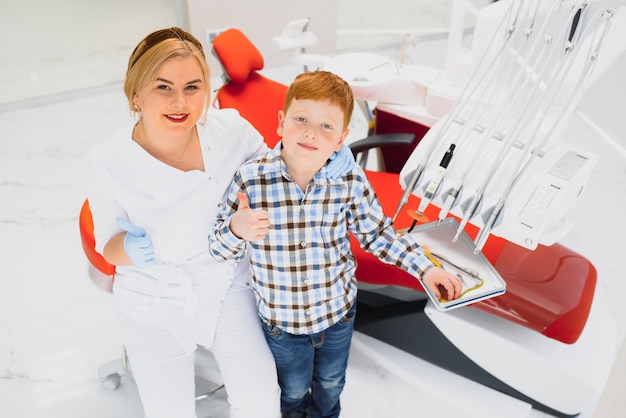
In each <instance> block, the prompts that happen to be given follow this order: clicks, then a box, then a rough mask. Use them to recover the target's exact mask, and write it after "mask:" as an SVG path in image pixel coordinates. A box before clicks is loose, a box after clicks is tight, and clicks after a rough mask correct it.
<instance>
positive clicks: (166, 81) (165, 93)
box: [133, 57, 206, 136]
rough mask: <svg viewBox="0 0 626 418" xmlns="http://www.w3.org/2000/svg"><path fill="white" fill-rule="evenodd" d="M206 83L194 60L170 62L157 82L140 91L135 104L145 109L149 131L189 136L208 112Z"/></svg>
mask: <svg viewBox="0 0 626 418" xmlns="http://www.w3.org/2000/svg"><path fill="white" fill-rule="evenodd" d="M204 83H205V80H204V76H203V74H202V68H201V67H200V64H199V63H198V61H197V60H196V58H194V57H186V58H173V59H171V60H169V61H166V62H165V63H164V64H163V65H162V66H161V68H160V70H159V72H158V73H157V75H156V79H155V80H154V81H153V82H152V83H150V84H148V85H147V86H146V87H144V88H143V89H141V90H140V91H139V92H137V95H136V96H135V98H134V100H133V101H134V103H135V104H137V105H139V106H140V108H141V120H142V123H143V124H144V125H145V127H146V128H147V129H151V130H152V129H157V130H159V131H161V133H163V134H167V135H175V136H179V135H184V134H187V133H188V132H189V131H190V130H191V129H192V128H193V127H194V126H195V125H196V123H197V122H198V120H200V117H201V116H202V113H203V111H204V101H205V91H206V88H205V84H204Z"/></svg>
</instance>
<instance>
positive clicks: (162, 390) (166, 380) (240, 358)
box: [120, 284, 280, 418]
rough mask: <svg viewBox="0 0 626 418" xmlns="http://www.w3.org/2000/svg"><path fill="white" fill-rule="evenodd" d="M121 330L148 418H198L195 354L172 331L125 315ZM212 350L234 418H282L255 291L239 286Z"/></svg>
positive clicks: (225, 307) (223, 313) (227, 302)
mask: <svg viewBox="0 0 626 418" xmlns="http://www.w3.org/2000/svg"><path fill="white" fill-rule="evenodd" d="M120 326H121V329H122V334H123V338H124V343H125V345H126V350H127V352H128V357H129V360H130V364H131V368H132V371H133V376H134V378H135V381H136V383H137V388H138V390H139V394H140V397H141V401H142V404H143V406H144V411H145V417H146V418H196V407H195V372H194V355H193V353H192V354H191V355H188V354H186V353H185V351H184V350H183V348H182V347H181V346H180V344H179V343H178V342H177V340H176V338H175V337H174V336H173V335H172V334H171V332H169V331H168V330H164V329H159V328H154V327H152V326H150V325H146V324H144V323H141V322H138V321H136V320H134V319H132V318H131V317H130V316H128V315H120ZM207 348H208V349H210V350H211V352H212V353H213V355H214V356H215V359H216V361H217V363H218V366H219V368H220V372H221V375H222V378H223V379H224V384H225V386H226V392H227V394H228V401H229V403H230V405H231V412H230V417H231V418H275V417H279V416H280V389H279V387H278V382H277V377H276V368H275V365H274V359H273V357H272V354H271V352H270V351H269V349H268V347H267V343H266V342H265V338H264V336H263V333H262V330H261V326H260V322H259V319H258V315H257V313H256V307H255V302H254V295H253V293H252V290H251V288H250V287H247V286H245V285H243V284H241V285H238V284H234V285H233V286H232V287H231V289H230V290H229V291H228V294H227V296H226V298H225V300H224V305H223V307H222V310H221V313H220V316H219V320H218V323H217V328H216V332H215V339H214V342H213V346H212V347H207Z"/></svg>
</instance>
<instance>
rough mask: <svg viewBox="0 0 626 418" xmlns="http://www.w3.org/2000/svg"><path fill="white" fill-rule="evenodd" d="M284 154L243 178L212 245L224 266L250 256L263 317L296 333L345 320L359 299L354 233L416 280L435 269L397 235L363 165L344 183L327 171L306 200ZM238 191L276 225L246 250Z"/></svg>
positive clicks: (253, 166) (247, 169) (257, 163)
mask: <svg viewBox="0 0 626 418" xmlns="http://www.w3.org/2000/svg"><path fill="white" fill-rule="evenodd" d="M280 149H281V144H280V143H279V144H278V146H277V147H276V148H275V149H274V150H271V151H269V152H268V153H266V154H265V155H263V156H261V157H259V158H257V159H256V160H253V161H250V162H248V163H246V164H245V165H243V166H242V167H241V168H240V169H239V170H238V171H237V173H236V174H235V178H234V180H233V183H232V184H231V187H230V190H229V192H228V197H227V205H226V208H225V210H224V211H223V212H222V214H221V215H220V218H219V219H218V221H217V224H216V227H215V229H214V231H213V234H212V236H211V238H210V247H211V252H212V254H213V255H214V256H215V257H216V258H217V259H218V260H239V259H242V258H243V257H244V255H245V254H246V252H247V251H249V252H250V257H251V263H252V274H253V278H254V287H255V291H256V297H257V304H258V309H259V314H260V315H261V317H262V318H264V319H265V320H266V321H270V322H272V323H274V324H275V325H276V326H278V327H279V328H281V329H282V330H284V331H286V332H288V333H291V334H313V333H317V332H321V331H323V330H325V329H326V328H328V327H330V326H332V325H333V324H335V323H337V322H338V321H339V320H340V319H341V318H343V316H344V315H345V314H346V313H347V311H348V310H349V309H350V307H351V306H352V305H353V304H354V303H355V299H356V293H357V285H356V278H355V270H356V261H355V259H354V256H353V254H352V252H351V251H350V239H349V235H348V230H350V232H352V233H353V234H354V236H355V237H356V238H357V239H358V240H359V241H360V243H361V246H362V247H363V248H364V249H365V250H366V251H369V252H371V253H372V254H374V255H376V256H377V257H378V258H380V259H381V260H382V261H384V262H385V263H388V264H395V265H396V266H398V267H400V268H402V269H403V270H405V271H407V272H409V273H410V274H413V275H414V276H418V277H420V276H421V275H422V274H423V273H425V271H426V270H427V269H429V268H430V267H432V263H431V262H430V260H429V259H428V258H427V257H426V256H425V255H424V254H423V252H422V250H421V248H420V247H419V245H418V244H417V243H416V242H415V241H414V240H413V239H412V237H411V236H410V235H404V236H398V235H397V234H396V232H395V229H394V228H393V225H392V223H391V219H390V218H389V217H387V216H386V215H384V214H383V211H382V207H381V205H380V202H379V201H378V198H377V197H376V195H375V193H374V191H373V190H372V188H371V186H370V184H369V182H368V181H367V178H366V177H365V173H364V172H363V170H362V169H361V168H360V167H359V166H358V165H356V166H355V167H354V169H352V170H351V171H350V172H348V173H347V174H344V175H343V176H342V177H341V178H338V179H331V178H327V177H326V167H323V168H322V169H321V170H320V171H318V173H317V174H316V175H315V177H314V178H313V180H312V182H311V183H310V184H309V185H308V187H307V190H306V191H305V192H304V193H303V192H302V190H301V189H300V188H299V187H298V185H297V184H296V183H295V182H294V181H293V180H292V179H291V178H290V177H289V175H288V174H287V170H286V167H285V165H284V163H283V160H282V158H281V156H280ZM239 191H243V192H244V193H245V194H246V195H247V196H248V200H249V203H250V207H251V208H252V209H263V210H266V211H268V212H269V216H270V222H271V225H272V226H271V228H270V232H269V234H268V235H267V236H266V237H265V238H264V239H263V240H261V241H255V242H250V243H247V242H246V241H244V240H242V239H239V238H237V237H236V236H235V235H234V234H233V233H232V232H231V231H230V228H229V224H230V219H231V216H232V214H233V213H235V211H236V210H237V197H236V194H237V192H239Z"/></svg>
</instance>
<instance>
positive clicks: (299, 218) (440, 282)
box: [210, 71, 461, 417]
mask: <svg viewBox="0 0 626 418" xmlns="http://www.w3.org/2000/svg"><path fill="white" fill-rule="evenodd" d="M353 107H354V99H353V96H352V90H351V89H350V86H349V85H348V84H347V83H346V82H345V81H344V80H342V79H341V78H339V77H337V76H336V75H334V74H332V73H329V72H324V71H315V72H311V73H304V74H301V75H299V76H298V77H297V78H296V79H295V81H294V82H293V84H291V86H290V87H289V90H288V91H287V96H286V99H285V105H284V110H282V111H279V113H278V130H277V131H278V134H279V135H280V136H281V137H282V141H281V142H280V143H278V144H277V146H276V147H275V148H274V149H273V150H272V151H269V152H268V153H266V154H265V155H263V156H261V157H259V158H257V159H255V160H252V161H250V162H248V163H246V164H244V165H243V166H242V167H241V168H240V169H239V170H238V171H237V173H236V174H235V178H234V180H233V183H232V185H231V188H230V191H229V195H228V201H227V207H226V208H225V210H224V211H223V213H222V215H221V216H220V219H219V220H218V222H217V225H216V227H215V229H214V233H213V236H212V237H211V239H210V247H211V252H212V254H213V255H214V256H215V257H216V258H218V259H221V260H239V259H242V258H243V257H244V256H245V255H246V253H247V252H249V254H250V257H251V263H252V271H253V277H254V284H253V285H254V288H255V290H256V297H257V305H258V309H259V315H260V317H261V320H262V323H263V328H264V330H265V336H266V339H267V341H268V344H269V346H270V349H271V350H272V353H273V354H274V359H275V360H276V366H277V370H278V379H279V383H280V387H281V390H282V396H281V409H282V413H283V417H305V416H308V417H338V416H339V412H340V403H339V396H340V394H341V392H342V390H343V387H344V382H345V372H346V367H347V363H348V353H349V350H350V341H351V338H352V332H353V326H354V316H355V311H356V294H357V283H356V278H355V270H356V261H355V259H354V256H353V255H352V253H351V251H350V239H349V235H348V231H351V232H352V233H353V234H354V236H355V237H356V238H357V239H358V240H359V242H360V243H361V245H362V246H363V248H365V249H366V250H367V251H369V252H371V253H372V254H374V255H376V256H377V257H379V258H380V259H381V260H382V261H384V262H386V263H389V264H395V265H396V266H398V267H400V268H402V269H404V270H406V271H407V272H409V273H411V274H413V275H415V276H416V277H418V278H420V279H421V280H422V283H423V284H424V285H426V286H428V287H429V288H430V289H431V290H432V291H433V292H434V293H435V294H436V295H437V296H444V297H446V298H447V299H455V298H457V297H458V296H459V294H460V292H461V283H460V280H459V279H458V278H457V277H456V276H452V275H450V274H448V273H446V272H445V271H443V270H442V269H439V268H437V267H435V266H433V264H432V263H431V262H430V261H429V259H428V258H427V257H426V256H425V255H424V253H423V251H422V250H421V248H420V246H419V245H418V244H417V243H416V242H415V241H414V240H413V238H412V237H411V236H410V235H404V236H398V235H397V234H396V231H395V230H394V228H393V225H392V223H391V219H390V218H389V217H387V216H385V215H384V214H383V211H382V208H381V205H380V203H379V201H378V199H377V197H376V195H375V194H374V191H373V190H372V188H371V186H370V184H369V182H368V181H367V178H366V177H365V173H364V172H363V170H362V169H361V168H360V167H359V166H358V165H353V166H352V168H351V169H350V170H348V171H347V172H346V173H345V174H344V175H342V176H341V177H339V178H333V177H335V176H330V175H328V173H327V169H326V168H327V167H326V165H327V163H328V161H329V159H332V158H333V156H334V153H335V152H336V151H338V150H339V149H340V148H341V146H342V144H343V142H344V140H345V138H346V137H347V135H348V132H349V130H348V123H349V121H350V116H351V115H352V109H353ZM440 289H443V293H444V294H443V295H441V292H440Z"/></svg>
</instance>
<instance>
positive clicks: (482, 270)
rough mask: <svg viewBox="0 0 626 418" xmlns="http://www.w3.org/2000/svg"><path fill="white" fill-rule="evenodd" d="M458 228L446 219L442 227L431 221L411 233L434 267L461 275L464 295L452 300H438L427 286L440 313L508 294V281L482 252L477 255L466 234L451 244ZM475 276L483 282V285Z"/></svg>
mask: <svg viewBox="0 0 626 418" xmlns="http://www.w3.org/2000/svg"><path fill="white" fill-rule="evenodd" d="M458 227H459V223H458V222H457V220H456V219H454V218H447V219H445V220H443V221H442V222H440V223H439V225H437V222H429V223H427V224H423V225H420V226H417V227H415V228H414V229H413V230H412V231H411V232H410V233H409V234H411V235H414V236H415V239H416V240H417V242H418V243H419V244H420V246H421V247H422V248H423V249H424V250H425V251H426V252H427V254H428V255H429V257H430V258H431V260H432V261H433V262H434V263H435V264H439V265H440V267H442V268H443V269H444V270H446V271H448V272H449V273H452V274H455V275H458V276H459V277H461V280H462V282H463V291H462V293H463V294H462V295H461V297H460V298H458V299H455V300H451V301H446V300H439V299H437V297H436V296H435V295H434V294H433V293H432V292H431V291H430V289H429V288H428V287H427V286H426V285H424V291H425V292H426V294H427V295H428V297H429V298H430V300H431V301H432V303H433V304H434V305H435V307H436V308H437V309H438V310H440V311H449V310H451V309H455V308H460V307H461V306H466V305H469V304H472V303H476V302H478V301H481V300H485V299H489V298H492V297H495V296H498V295H501V294H503V293H504V292H505V291H506V282H505V281H504V280H503V279H502V276H500V274H499V273H498V272H497V271H496V270H495V269H494V267H493V266H492V265H491V263H490V262H489V260H487V258H486V257H485V256H484V255H483V253H482V252H479V253H478V254H474V242H473V241H472V240H471V239H470V237H469V236H468V235H467V234H466V233H465V231H463V232H462V233H461V234H460V235H459V238H458V240H457V241H456V242H453V241H452V239H453V238H454V235H455V234H456V230H457V228H458ZM476 275H477V276H479V277H480V279H482V280H483V281H482V284H480V283H481V281H480V279H478V278H476V277H475V276H476Z"/></svg>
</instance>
